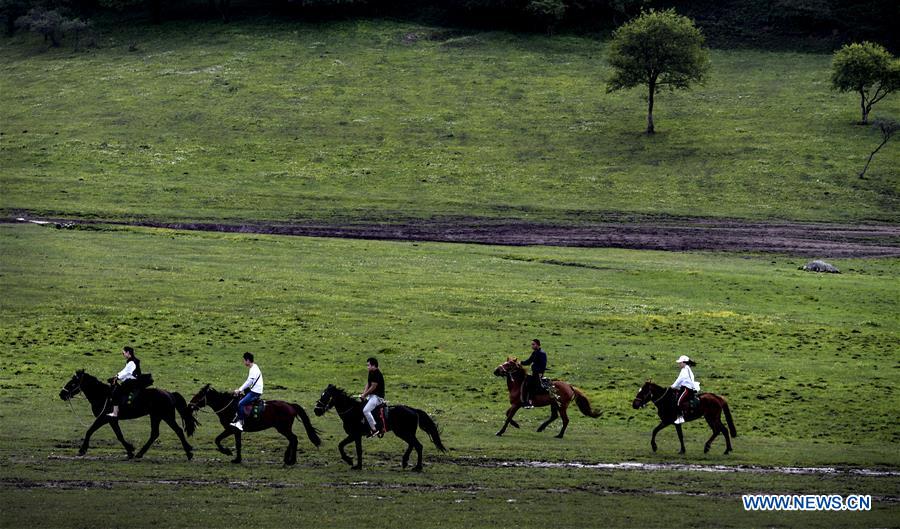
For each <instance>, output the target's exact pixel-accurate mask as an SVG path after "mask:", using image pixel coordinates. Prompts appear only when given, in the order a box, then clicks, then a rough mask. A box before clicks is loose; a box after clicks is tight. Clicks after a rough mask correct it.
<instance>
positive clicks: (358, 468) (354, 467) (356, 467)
mask: <svg viewBox="0 0 900 529" xmlns="http://www.w3.org/2000/svg"><path fill="white" fill-rule="evenodd" d="M350 470H362V465H353V466H352V467H350Z"/></svg>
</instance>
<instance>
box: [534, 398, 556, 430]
mask: <svg viewBox="0 0 900 529" xmlns="http://www.w3.org/2000/svg"><path fill="white" fill-rule="evenodd" d="M557 417H559V412H558V411H557V409H556V404H551V405H550V418H549V419H547V420H546V421H544V422H543V423H542V424H541V425H540V426H538V429H537V431H539V432H543V431H544V428H546V427H547V426H549V425H550V423H551V422H553V421H555V420H556V418H557Z"/></svg>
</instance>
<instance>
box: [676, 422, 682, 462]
mask: <svg viewBox="0 0 900 529" xmlns="http://www.w3.org/2000/svg"><path fill="white" fill-rule="evenodd" d="M675 431H676V432H678V442H679V443H681V451H680V452H678V453H679V454H682V455H684V433H682V431H681V425H680V424H676V425H675Z"/></svg>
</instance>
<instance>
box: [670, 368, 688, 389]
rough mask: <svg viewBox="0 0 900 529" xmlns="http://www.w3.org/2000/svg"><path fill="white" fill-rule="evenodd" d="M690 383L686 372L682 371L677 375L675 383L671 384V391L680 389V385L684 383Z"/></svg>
mask: <svg viewBox="0 0 900 529" xmlns="http://www.w3.org/2000/svg"><path fill="white" fill-rule="evenodd" d="M690 381H691V379H690V377H689V376H688V374H687V371H686V370H684V369H682V370H681V373H678V378H676V379H675V383H674V384H672V389H678V388H680V387H681V385H682V384H684V383H685V382H690Z"/></svg>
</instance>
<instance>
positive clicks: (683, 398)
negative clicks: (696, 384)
mask: <svg viewBox="0 0 900 529" xmlns="http://www.w3.org/2000/svg"><path fill="white" fill-rule="evenodd" d="M692 398H694V390H692V389H690V388H682V390H681V395H679V396H678V411H680V412H681V415H683V416H684V415H687V414H688V413H689V412H690V411H691V399H692Z"/></svg>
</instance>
